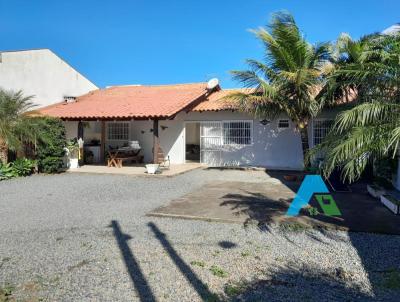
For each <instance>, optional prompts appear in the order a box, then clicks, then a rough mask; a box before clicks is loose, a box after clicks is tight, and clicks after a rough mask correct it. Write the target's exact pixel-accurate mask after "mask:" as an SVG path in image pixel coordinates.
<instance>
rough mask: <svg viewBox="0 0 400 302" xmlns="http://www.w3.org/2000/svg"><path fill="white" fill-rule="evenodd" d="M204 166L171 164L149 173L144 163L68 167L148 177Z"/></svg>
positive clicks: (81, 170) (80, 171) (94, 171)
mask: <svg viewBox="0 0 400 302" xmlns="http://www.w3.org/2000/svg"><path fill="white" fill-rule="evenodd" d="M203 167H204V166H203V165H202V164H199V163H187V164H180V165H171V166H170V167H169V169H165V168H162V169H161V171H162V172H161V173H159V174H155V175H150V174H147V172H146V167H145V166H144V164H141V165H134V166H125V167H122V168H115V167H107V166H98V165H84V166H82V167H80V168H78V169H70V170H68V172H70V173H93V174H115V175H130V176H148V177H164V176H175V175H179V174H182V173H186V172H189V171H192V170H194V169H200V168H203Z"/></svg>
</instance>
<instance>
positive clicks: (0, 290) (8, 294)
mask: <svg viewBox="0 0 400 302" xmlns="http://www.w3.org/2000/svg"><path fill="white" fill-rule="evenodd" d="M14 290H15V287H14V286H12V285H10V284H6V285H5V286H4V287H0V302H8V301H13V298H12V294H13V291H14Z"/></svg>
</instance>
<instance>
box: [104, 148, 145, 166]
mask: <svg viewBox="0 0 400 302" xmlns="http://www.w3.org/2000/svg"><path fill="white" fill-rule="evenodd" d="M140 150H141V149H136V148H131V147H122V148H118V149H116V150H110V151H108V161H107V166H108V167H116V168H122V163H123V161H125V160H132V161H133V160H135V161H136V162H141V161H143V156H140V155H139V152H140Z"/></svg>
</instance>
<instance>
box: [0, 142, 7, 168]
mask: <svg viewBox="0 0 400 302" xmlns="http://www.w3.org/2000/svg"><path fill="white" fill-rule="evenodd" d="M0 162H2V163H3V164H6V163H8V147H7V144H6V143H5V142H4V141H3V140H1V139H0Z"/></svg>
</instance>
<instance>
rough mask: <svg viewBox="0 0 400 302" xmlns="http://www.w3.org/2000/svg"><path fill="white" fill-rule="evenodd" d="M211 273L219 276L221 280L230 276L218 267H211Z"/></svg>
mask: <svg viewBox="0 0 400 302" xmlns="http://www.w3.org/2000/svg"><path fill="white" fill-rule="evenodd" d="M210 271H211V273H212V274H213V275H214V276H217V277H220V278H226V277H228V275H229V274H228V273H227V272H226V271H224V270H223V269H222V268H220V267H218V266H216V265H213V266H211V267H210Z"/></svg>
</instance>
